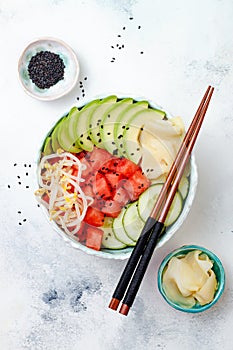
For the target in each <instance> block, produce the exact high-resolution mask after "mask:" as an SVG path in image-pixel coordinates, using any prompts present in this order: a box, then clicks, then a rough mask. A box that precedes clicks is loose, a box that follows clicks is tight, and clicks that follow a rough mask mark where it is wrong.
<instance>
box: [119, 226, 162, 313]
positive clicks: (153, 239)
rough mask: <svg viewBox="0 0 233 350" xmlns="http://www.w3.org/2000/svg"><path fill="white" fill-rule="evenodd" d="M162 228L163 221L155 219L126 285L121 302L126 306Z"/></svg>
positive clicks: (140, 280)
mask: <svg viewBox="0 0 233 350" xmlns="http://www.w3.org/2000/svg"><path fill="white" fill-rule="evenodd" d="M163 228H164V223H162V222H159V221H156V222H155V224H154V228H153V230H152V233H151V235H150V239H149V241H148V243H147V245H146V247H145V250H144V253H143V255H142V257H141V259H140V261H139V263H138V266H137V268H136V271H135V272H134V275H133V277H132V280H131V283H130V285H129V287H128V290H127V292H126V295H125V297H124V300H123V303H122V304H125V305H127V306H128V307H131V306H132V304H133V302H134V299H135V297H136V295H137V292H138V289H139V287H140V284H141V282H142V279H143V276H144V275H145V272H146V269H147V266H148V264H149V262H150V259H151V257H152V255H153V252H154V249H155V247H156V244H157V242H158V239H159V236H160V235H161V233H162V231H163Z"/></svg>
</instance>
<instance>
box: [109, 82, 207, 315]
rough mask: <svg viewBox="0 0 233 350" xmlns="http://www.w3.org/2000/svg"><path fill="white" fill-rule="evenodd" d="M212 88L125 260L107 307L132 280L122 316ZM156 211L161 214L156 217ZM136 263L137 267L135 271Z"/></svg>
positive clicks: (161, 225) (152, 246) (115, 304)
mask: <svg viewBox="0 0 233 350" xmlns="http://www.w3.org/2000/svg"><path fill="white" fill-rule="evenodd" d="M213 90H214V89H213V88H212V87H210V86H209V87H208V88H207V90H206V93H205V95H204V97H203V99H202V101H201V103H200V105H199V107H198V110H197V112H196V114H195V116H194V118H193V121H192V123H191V125H190V127H189V129H188V131H187V133H186V135H185V138H184V140H183V142H182V145H181V147H180V149H179V152H178V153H177V156H176V159H175V161H174V162H173V165H172V167H171V169H170V172H169V174H168V176H167V180H166V182H165V184H164V185H163V188H162V190H161V192H160V195H159V197H158V199H157V201H156V204H155V206H154V208H153V210H152V212H151V215H150V216H149V218H148V219H147V221H146V224H145V226H144V228H143V230H142V232H141V235H140V237H139V239H138V241H137V244H136V246H135V248H134V250H133V251H132V254H131V256H130V258H129V260H128V263H127V265H126V267H125V269H124V271H123V273H122V275H121V278H120V280H119V282H118V285H117V287H116V289H115V291H114V293H113V296H112V299H111V302H110V304H109V308H111V309H113V310H117V308H118V306H119V303H120V301H121V300H122V298H123V297H124V294H125V291H126V289H127V287H128V284H129V282H130V280H131V279H132V280H131V283H130V285H129V287H128V290H127V293H126V295H125V298H124V300H123V304H122V306H121V309H120V313H122V314H124V315H127V314H128V311H129V309H130V307H131V306H132V303H133V301H134V299H135V296H136V294H137V291H138V289H139V286H140V284H141V281H142V279H143V276H144V274H145V271H146V268H147V266H148V263H149V261H150V259H151V256H152V254H153V251H154V249H155V246H156V244H157V241H158V238H159V236H160V234H161V232H162V230H163V228H164V221H165V219H166V216H167V213H168V210H169V208H170V206H171V203H172V200H173V198H174V196H175V193H176V191H177V188H178V186H179V182H180V179H181V177H182V175H183V172H184V169H185V166H186V164H187V162H188V160H189V158H190V155H191V152H192V149H193V146H194V144H195V141H196V138H197V135H198V132H199V130H200V128H201V125H202V122H203V119H204V116H205V113H206V110H207V108H208V105H209V102H210V99H211V96H212V93H213ZM159 213H160V216H159V218H158V215H159ZM157 218H158V220H157ZM139 259H140V261H139ZM136 266H137V269H136V272H135V273H134V270H135V268H136ZM133 273H134V274H133ZM132 275H133V277H132Z"/></svg>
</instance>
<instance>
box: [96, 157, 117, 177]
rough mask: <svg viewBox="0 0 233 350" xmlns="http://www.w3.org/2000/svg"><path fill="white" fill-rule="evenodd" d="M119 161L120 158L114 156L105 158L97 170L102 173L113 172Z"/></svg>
mask: <svg viewBox="0 0 233 350" xmlns="http://www.w3.org/2000/svg"><path fill="white" fill-rule="evenodd" d="M119 161H120V158H116V157H113V156H112V157H111V158H110V159H106V160H105V162H104V163H103V164H102V166H101V168H99V171H100V172H102V173H103V174H106V173H110V172H114V171H116V168H117V165H118V162H119Z"/></svg>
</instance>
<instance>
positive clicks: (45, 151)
mask: <svg viewBox="0 0 233 350" xmlns="http://www.w3.org/2000/svg"><path fill="white" fill-rule="evenodd" d="M51 141H52V139H51V136H47V137H46V139H45V142H44V146H43V154H44V155H45V156H47V155H48V154H52V153H53V149H52V144H51Z"/></svg>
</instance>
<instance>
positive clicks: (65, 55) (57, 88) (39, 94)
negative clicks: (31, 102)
mask: <svg viewBox="0 0 233 350" xmlns="http://www.w3.org/2000/svg"><path fill="white" fill-rule="evenodd" d="M40 51H50V52H53V53H56V54H58V55H59V56H60V58H61V59H62V60H63V62H64V64H65V69H64V79H62V80H60V81H59V82H57V83H56V84H55V85H53V86H51V87H50V88H48V89H40V88H39V87H37V86H36V85H35V84H34V83H33V82H32V80H31V79H30V77H29V74H28V64H29V62H30V60H31V58H32V57H33V56H34V55H36V54H37V53H38V52H40ZM79 70H80V69H79V62H78V59H77V57H76V54H75V53H74V51H73V50H72V49H71V48H70V47H69V46H68V45H67V44H66V43H64V42H63V41H61V40H59V39H54V38H40V39H37V40H34V41H32V42H31V43H29V44H28V45H27V47H26V48H25V49H24V50H23V52H22V54H21V56H20V58H19V62H18V75H19V80H20V83H21V85H22V87H23V89H24V90H25V92H26V93H27V94H29V95H30V96H32V97H34V98H36V99H39V100H43V101H51V100H55V99H58V98H60V97H62V96H64V95H66V94H68V93H69V92H70V91H71V90H72V89H73V88H74V86H75V85H76V83H77V80H78V76H79Z"/></svg>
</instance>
